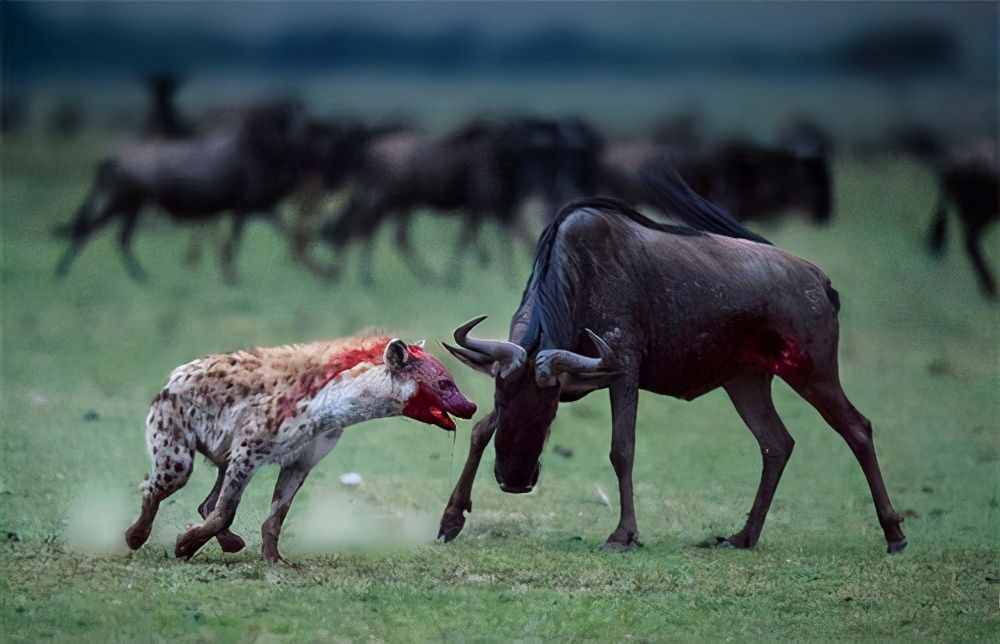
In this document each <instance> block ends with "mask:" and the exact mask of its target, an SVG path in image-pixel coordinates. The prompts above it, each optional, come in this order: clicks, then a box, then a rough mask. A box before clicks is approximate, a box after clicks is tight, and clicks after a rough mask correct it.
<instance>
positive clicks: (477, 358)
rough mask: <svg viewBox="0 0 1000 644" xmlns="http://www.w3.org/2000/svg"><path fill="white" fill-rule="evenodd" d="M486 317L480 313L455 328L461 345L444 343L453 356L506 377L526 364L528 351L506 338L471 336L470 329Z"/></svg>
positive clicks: (470, 364) (456, 337)
mask: <svg viewBox="0 0 1000 644" xmlns="http://www.w3.org/2000/svg"><path fill="white" fill-rule="evenodd" d="M485 319H486V316H485V315H480V316H479V317H475V318H472V319H471V320H469V321H468V322H466V323H465V324H463V325H462V326H460V327H458V328H457V329H455V342H457V343H458V345H459V346H457V347H453V346H451V345H449V344H446V343H442V344H444V348H445V349H447V350H448V351H449V352H450V353H451V354H452V355H453V356H455V357H456V358H458V359H459V360H460V361H462V362H463V363H465V364H466V365H468V366H470V367H472V368H473V369H478V370H479V371H484V372H486V373H489V374H490V375H493V376H495V375H497V374H499V375H500V377H501V378H506V377H507V376H509V375H510V374H511V373H513V372H514V371H516V370H517V369H520V368H521V367H522V366H524V361H525V358H526V357H527V352H525V350H524V348H523V347H521V346H519V345H517V344H514V343H513V342H507V341H506V340H480V339H479V338H473V337H471V336H469V331H470V330H471V329H472V328H473V327H475V326H476V325H477V324H479V323H480V322H482V321H483V320H485Z"/></svg>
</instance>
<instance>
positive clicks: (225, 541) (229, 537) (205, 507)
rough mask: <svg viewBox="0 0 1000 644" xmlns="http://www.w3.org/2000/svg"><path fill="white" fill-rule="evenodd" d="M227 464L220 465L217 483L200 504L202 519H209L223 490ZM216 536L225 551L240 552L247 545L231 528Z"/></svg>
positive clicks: (199, 510)
mask: <svg viewBox="0 0 1000 644" xmlns="http://www.w3.org/2000/svg"><path fill="white" fill-rule="evenodd" d="M227 465H228V464H226V463H224V464H222V465H219V473H218V476H216V477H215V485H214V486H212V491H211V492H209V493H208V496H207V497H205V500H204V501H202V502H201V505H199V506H198V514H200V515H201V518H202V519H207V518H208V515H209V514H211V512H212V510H214V509H215V503H216V501H218V499H219V492H220V491H221V490H222V482H223V481H224V480H225V478H226V467H227ZM215 538H216V540H217V541H218V542H219V546H220V547H221V548H222V551H223V552H239V551H240V550H243V548H245V547H246V542H245V541H243V538H242V537H240V536H239V535H238V534H235V533H234V532H232V531H231V530H229V528H226V529H225V530H223V531H222V532H220V533H219V534H217V535H215Z"/></svg>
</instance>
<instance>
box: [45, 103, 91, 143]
mask: <svg viewBox="0 0 1000 644" xmlns="http://www.w3.org/2000/svg"><path fill="white" fill-rule="evenodd" d="M85 120H86V114H85V111H84V108H83V104H82V103H81V102H80V100H79V99H76V98H68V97H67V98H62V99H60V100H59V102H58V103H56V105H55V106H54V107H53V108H52V111H51V112H50V113H49V118H48V130H49V136H51V137H53V138H59V139H72V138H74V137H76V136H77V135H78V134H80V130H82V129H83V123H84V121H85Z"/></svg>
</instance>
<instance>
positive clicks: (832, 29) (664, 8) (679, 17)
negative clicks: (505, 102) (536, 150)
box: [36, 2, 997, 45]
mask: <svg viewBox="0 0 1000 644" xmlns="http://www.w3.org/2000/svg"><path fill="white" fill-rule="evenodd" d="M36 7H38V8H39V9H40V10H43V11H44V12H46V13H47V14H49V15H50V16H51V17H53V18H57V19H60V20H64V21H76V20H81V19H86V18H87V17H88V16H94V15H100V16H102V17H106V16H108V15H115V16H117V17H120V19H121V20H123V21H125V22H128V23H131V24H132V25H133V26H138V27H148V28H150V29H156V28H157V27H164V26H176V25H185V24H186V25H190V24H192V23H197V24H200V25H210V26H213V27H214V28H217V29H219V30H220V31H223V32H228V33H230V34H233V35H237V36H241V37H246V38H249V39H256V38H262V37H266V36H267V35H268V34H271V33H274V32H275V31H278V30H283V29H285V28H288V27H292V26H300V25H316V24H321V23H322V22H323V21H365V22H373V23H378V24H381V25H383V26H387V27H393V28H398V29H401V30H412V29H416V30H426V29H440V28H445V27H449V26H459V25H470V24H473V25H476V26H477V27H479V28H480V29H482V30H484V31H486V32H487V33H496V34H510V33H512V32H513V33H517V32H523V31H528V30H530V29H533V28H537V27H540V26H548V25H553V24H563V25H571V26H579V27H583V28H586V29H589V30H591V31H594V32H598V33H605V34H608V35H612V34H613V35H616V36H619V37H622V36H625V37H629V36H631V37H635V38H637V39H640V40H644V41H648V40H653V39H656V40H663V39H673V40H675V41H677V43H678V44H684V45H686V44H692V45H696V44H697V42H698V40H699V39H702V38H711V39H712V40H713V41H715V42H719V41H726V40H733V41H736V42H738V43H743V44H763V45H767V44H775V42H776V39H777V42H780V43H788V44H810V43H820V44H821V43H823V42H824V41H828V40H830V39H835V38H839V37H841V36H843V35H844V34H845V33H847V32H849V31H851V30H853V29H856V28H858V27H862V26H864V25H866V24H869V25H870V24H881V23H884V22H889V21H894V20H895V21H900V22H909V21H922V22H933V23H940V24H946V25H950V26H952V27H953V28H955V29H956V30H957V32H958V33H960V34H962V36H963V39H964V40H966V42H970V41H973V42H975V41H978V42H984V41H985V42H987V43H988V42H989V41H991V40H992V41H994V42H995V40H996V32H997V25H996V20H997V3H995V2H976V3H955V2H943V3H942V2H937V3H934V2H929V3H899V2H868V3H863V2H849V3H819V2H791V3H788V2H761V3H749V2H700V3H687V2H632V3H604V2H590V3H586V2H545V3H542V2H365V3H353V2H350V3H348V2H342V3H321V2H251V3H248V2H238V3H207V2H193V3H186V2H184V3H166V2H141V3H140V2H134V3H116V4H111V5H109V4H104V3H46V4H45V5H43V6H38V5H36Z"/></svg>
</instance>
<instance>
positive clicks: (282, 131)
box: [56, 102, 309, 281]
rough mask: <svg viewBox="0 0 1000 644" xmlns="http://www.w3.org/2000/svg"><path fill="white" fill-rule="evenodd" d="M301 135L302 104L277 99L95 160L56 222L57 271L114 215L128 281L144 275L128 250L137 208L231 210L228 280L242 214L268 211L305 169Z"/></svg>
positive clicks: (187, 216) (225, 254) (196, 215)
mask: <svg viewBox="0 0 1000 644" xmlns="http://www.w3.org/2000/svg"><path fill="white" fill-rule="evenodd" d="M304 134H305V126H304V114H303V112H302V108H301V107H300V106H299V105H298V104H296V103H292V102H275V103H269V104H264V105H259V106H257V107H255V108H252V109H250V110H248V111H247V112H246V114H245V116H244V117H243V118H242V119H241V120H240V121H239V122H238V123H236V124H234V125H232V126H228V127H224V128H221V129H219V130H216V131H213V132H210V133H206V134H204V135H201V136H198V137H195V138H192V139H188V140H184V141H149V142H143V143H137V144H132V145H128V146H125V147H124V148H122V149H121V150H119V151H118V153H117V154H115V155H113V156H111V157H108V158H106V159H104V160H103V161H101V163H100V164H99V166H98V171H97V177H96V179H95V181H94V185H93V187H92V188H91V190H90V193H89V194H88V196H87V198H86V200H85V201H84V203H83V205H81V206H80V208H79V210H78V211H77V213H76V214H75V216H74V218H73V220H72V221H70V222H69V223H68V224H66V225H65V226H63V227H62V228H61V231H62V232H63V233H64V234H65V235H66V236H68V237H69V240H70V242H69V248H68V249H67V250H66V252H65V254H64V255H63V257H62V259H61V261H60V262H59V265H58V266H57V268H56V274H57V275H60V276H61V275H65V274H66V273H67V272H68V271H69V268H70V265H71V263H72V262H73V260H74V259H75V258H76V256H77V255H78V254H79V253H80V250H81V249H82V248H83V246H84V245H85V244H86V243H87V241H88V240H89V239H90V238H91V237H92V236H93V235H94V234H95V233H96V232H98V231H100V230H101V229H102V228H104V227H105V226H107V225H109V224H110V223H112V222H113V221H114V220H115V219H120V220H121V222H122V227H121V232H120V236H119V246H120V248H121V252H122V257H123V258H124V260H125V265H126V268H127V269H128V272H129V274H130V275H131V276H132V277H133V278H134V279H136V280H142V279H144V277H145V273H144V271H143V270H142V268H141V267H140V266H139V263H138V261H137V260H136V259H135V257H134V256H133V254H132V248H131V243H132V236H133V233H134V232H135V228H136V224H137V223H138V221H139V214H140V212H141V210H142V209H143V208H144V207H147V206H158V207H159V208H162V209H163V210H164V211H166V212H167V213H168V214H169V215H170V216H171V217H172V218H173V219H174V220H176V221H180V222H198V221H205V220H209V219H212V218H216V217H219V216H221V215H223V214H224V213H227V212H229V213H231V216H232V232H231V234H230V237H229V239H228V240H227V241H226V242H225V244H224V246H223V248H222V253H221V261H222V270H223V274H224V276H225V277H226V279H227V280H229V281H235V279H236V270H235V267H234V266H233V262H234V258H235V256H236V251H237V247H238V245H239V242H240V237H241V234H242V232H243V227H244V224H245V223H246V220H247V218H248V217H249V216H250V214H252V213H263V214H272V211H273V209H274V207H275V206H276V204H277V203H278V202H279V201H280V200H282V199H283V198H285V197H286V196H288V195H289V194H290V193H291V192H292V191H293V190H294V189H295V188H296V187H297V185H298V184H299V182H300V181H301V180H302V178H303V174H304V172H306V171H307V170H308V169H309V168H307V167H304V166H306V165H307V163H308V155H305V154H304V152H303V150H305V149H306V146H307V141H306V140H305V139H304ZM272 216H273V214H272Z"/></svg>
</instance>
